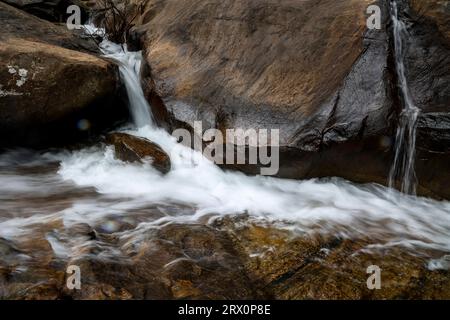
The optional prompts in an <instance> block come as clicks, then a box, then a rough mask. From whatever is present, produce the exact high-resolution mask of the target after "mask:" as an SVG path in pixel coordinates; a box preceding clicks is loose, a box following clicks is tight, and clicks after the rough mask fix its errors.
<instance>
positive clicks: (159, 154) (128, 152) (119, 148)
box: [105, 133, 171, 173]
mask: <svg viewBox="0 0 450 320" xmlns="http://www.w3.org/2000/svg"><path fill="white" fill-rule="evenodd" d="M105 141H106V143H107V144H110V145H113V146H114V148H115V151H116V157H117V158H119V159H120V160H123V161H127V162H142V161H145V160H146V159H150V161H151V163H152V166H153V167H155V168H156V169H157V170H159V171H160V172H162V173H168V172H169V171H170V167H171V165H170V158H169V156H168V155H167V153H165V152H164V150H162V149H161V147H159V146H158V145H156V144H155V143H153V142H151V141H149V140H146V139H143V138H138V137H135V136H132V135H129V134H126V133H111V134H109V135H108V136H107V137H106V140H105Z"/></svg>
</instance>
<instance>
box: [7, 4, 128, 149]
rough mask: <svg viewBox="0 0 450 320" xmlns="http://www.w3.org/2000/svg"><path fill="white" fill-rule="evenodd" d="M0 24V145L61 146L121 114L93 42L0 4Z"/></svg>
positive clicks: (109, 71)
mask: <svg viewBox="0 0 450 320" xmlns="http://www.w3.org/2000/svg"><path fill="white" fill-rule="evenodd" d="M0 21H1V22H0V24H1V28H2V33H1V34H0V41H1V43H2V45H1V46H0V146H6V145H14V144H21V145H28V146H41V145H46V144H48V143H49V141H52V140H60V141H61V142H62V143H67V142H70V140H71V137H72V136H78V135H86V134H87V133H88V132H90V131H95V130H96V129H99V128H101V127H103V126H104V124H106V123H109V124H110V123H111V122H114V120H113V119H117V118H121V117H123V115H124V114H125V115H126V112H124V111H123V109H122V108H121V107H120V106H119V103H117V102H113V101H114V97H115V96H116V93H117V88H118V73H117V69H116V66H115V65H114V64H113V63H111V62H109V61H105V60H103V59H100V58H98V57H97V56H95V54H97V48H96V45H95V43H94V42H93V41H88V40H86V39H81V38H79V37H77V36H75V35H73V34H72V33H70V32H69V31H68V30H67V29H65V28H64V27H59V26H56V25H54V24H51V23H50V22H46V21H44V20H40V19H39V18H36V17H34V16H31V15H28V14H26V13H24V12H22V11H20V10H17V9H15V8H13V7H10V6H8V5H6V4H4V3H0ZM116 100H117V99H116ZM107 110H108V112H106V111H107ZM64 140H66V141H64Z"/></svg>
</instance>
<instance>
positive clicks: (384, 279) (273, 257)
mask: <svg viewBox="0 0 450 320" xmlns="http://www.w3.org/2000/svg"><path fill="white" fill-rule="evenodd" d="M129 231H130V232H121V233H120V236H119V235H118V234H116V235H114V234H103V233H101V232H97V237H96V238H95V239H92V238H90V237H89V238H88V239H89V241H87V242H84V244H83V246H78V247H77V248H76V250H75V251H74V254H73V258H69V259H68V260H67V261H61V260H58V259H56V258H55V257H52V254H51V251H50V252H48V249H46V248H45V246H43V245H42V243H46V241H45V240H43V241H41V240H39V239H36V240H35V241H30V242H29V243H28V244H27V245H26V246H27V248H28V249H27V253H28V254H30V256H31V257H32V259H31V258H29V259H27V260H26V266H27V267H26V268H22V269H23V270H22V271H14V267H11V266H8V265H5V264H4V262H3V261H2V259H0V288H1V289H2V290H3V292H2V291H1V290H0V297H1V298H6V299H10V298H16V299H62V298H71V299H101V300H103V299H448V298H450V274H449V271H448V270H445V269H443V268H431V269H429V268H427V266H428V265H429V258H425V257H422V256H421V255H420V254H417V252H412V251H410V249H408V248H406V247H402V246H393V247H392V246H385V247H383V246H381V247H379V248H377V245H379V244H380V243H379V242H378V240H376V239H370V238H366V237H365V236H363V235H361V236H360V237H356V238H353V237H352V238H342V237H339V236H336V235H333V234H322V233H320V232H317V233H315V232H312V231H311V230H310V231H311V232H309V234H308V235H306V234H301V233H296V232H295V231H292V230H291V231H290V230H289V229H285V228H280V227H277V226H275V225H273V224H271V223H266V224H260V223H254V222H251V221H250V220H249V219H248V217H246V216H235V217H226V218H220V219H217V220H215V222H214V223H213V224H212V225H210V224H202V223H200V222H197V223H189V224H178V223H174V224H167V225H164V226H159V227H157V228H148V229H147V230H142V229H141V230H140V233H139V236H138V237H131V238H130V236H132V234H133V233H135V232H137V231H138V229H131V230H129ZM82 234H83V235H84V236H86V235H85V234H86V232H85V231H82ZM73 236H74V235H73ZM370 245H374V246H373V247H372V248H370V249H369V247H370ZM18 246H19V247H20V245H18ZM43 247H44V248H43ZM47 247H48V244H47ZM74 249H75V248H74ZM17 250H19V249H17ZM43 252H45V254H44V255H42V253H43ZM430 254H431V255H434V256H436V257H438V258H441V257H442V256H443V253H439V252H434V253H433V252H430ZM10 255H11V253H10ZM445 259H448V257H446V256H444V257H443V258H442V259H441V260H442V261H444V260H445ZM69 265H76V266H79V267H80V271H81V280H82V282H81V289H80V290H70V289H68V288H67V286H66V281H67V274H65V270H66V268H67V266H69ZM371 265H377V266H379V267H380V268H381V289H378V290H371V289H369V288H368V287H367V279H368V277H369V276H370V274H368V273H367V268H368V267H369V266H371Z"/></svg>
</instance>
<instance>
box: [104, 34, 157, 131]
mask: <svg viewBox="0 0 450 320" xmlns="http://www.w3.org/2000/svg"><path fill="white" fill-rule="evenodd" d="M100 48H101V50H102V51H103V52H104V53H105V56H106V57H108V58H111V59H114V60H116V61H117V63H118V65H119V71H120V74H121V76H122V79H123V83H124V84H125V87H126V90H127V94H128V100H129V103H130V111H131V114H132V117H133V122H134V124H135V125H136V126H137V127H138V128H139V127H144V126H146V125H153V117H152V114H151V113H150V107H149V104H148V102H147V100H146V99H145V96H144V92H143V90H142V86H141V83H140V71H141V63H142V54H141V52H130V51H128V49H127V46H126V45H117V44H115V43H112V42H110V41H107V40H104V41H103V42H102V43H101V44H100Z"/></svg>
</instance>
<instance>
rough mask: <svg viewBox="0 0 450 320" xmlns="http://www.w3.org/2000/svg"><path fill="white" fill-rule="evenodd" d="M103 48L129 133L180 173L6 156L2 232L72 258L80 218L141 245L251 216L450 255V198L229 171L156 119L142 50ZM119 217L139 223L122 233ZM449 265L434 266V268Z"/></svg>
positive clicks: (94, 152) (76, 155)
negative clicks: (40, 237)
mask: <svg viewBox="0 0 450 320" xmlns="http://www.w3.org/2000/svg"><path fill="white" fill-rule="evenodd" d="M103 50H104V51H105V53H106V54H107V55H108V56H109V57H113V58H114V59H116V60H117V61H119V62H121V72H122V76H123V81H124V82H125V85H126V87H127V88H128V94H129V100H130V108H131V111H132V113H133V115H134V120H135V126H134V127H130V128H126V129H123V130H122V131H125V132H128V133H130V134H133V135H135V136H139V137H144V138H147V139H150V140H152V141H154V142H155V143H157V144H159V145H160V146H161V147H162V148H163V149H164V150H165V151H166V152H167V153H168V154H170V156H171V161H172V169H171V171H170V172H169V173H168V174H167V175H162V174H161V173H159V172H158V171H156V170H154V169H153V168H152V167H151V165H150V164H144V165H142V164H129V163H124V162H122V161H120V160H117V159H115V158H114V152H113V150H112V149H111V148H110V147H105V146H102V145H98V146H96V147H92V148H85V149H83V150H79V151H75V152H53V153H46V154H41V155H36V154H29V153H27V152H25V151H14V152H10V153H6V154H3V155H0V200H1V202H0V237H3V238H6V239H12V240H17V239H24V238H28V237H30V235H33V234H34V233H35V232H37V231H36V230H39V232H43V233H44V234H45V237H46V239H47V241H49V243H50V244H51V246H52V248H53V251H54V252H55V254H56V255H58V256H61V257H70V256H71V255H73V254H74V252H75V251H76V250H77V248H80V247H82V246H83V245H84V243H85V242H86V239H85V238H82V239H78V238H73V237H71V236H69V235H68V234H66V233H68V232H69V231H68V230H70V229H71V228H72V227H73V226H75V225H76V224H78V223H85V224H89V225H90V226H92V227H95V228H101V229H103V230H109V231H110V232H112V233H114V234H115V235H117V236H118V237H120V238H121V239H125V241H127V243H136V242H139V239H141V238H144V237H145V235H146V233H147V232H148V230H150V229H154V228H159V227H161V226H162V225H165V224H167V223H174V222H181V223H191V222H198V221H205V219H206V220H209V221H210V220H211V219H215V218H218V217H222V216H224V215H236V214H243V213H246V214H248V215H249V216H250V219H251V220H254V221H269V222H272V223H274V224H276V225H278V226H279V227H282V228H289V229H290V230H293V231H295V232H299V233H300V234H311V233H315V232H319V233H327V234H333V235H336V236H340V237H345V238H350V239H352V238H365V239H367V238H368V239H370V243H371V244H370V245H369V246H368V247H367V248H366V249H371V248H375V249H376V248H380V247H383V248H385V247H391V246H403V247H407V248H409V249H410V250H412V251H413V252H421V253H423V252H424V250H429V249H432V250H438V251H439V252H441V253H443V254H442V256H444V253H448V252H450V203H449V202H439V201H434V200H429V199H424V198H417V197H413V196H408V195H404V194H401V193H397V192H395V191H393V192H394V197H392V193H391V191H390V189H388V188H384V187H382V186H379V185H374V184H368V185H355V184H352V183H349V182H347V181H344V180H342V179H337V178H333V179H325V180H318V179H313V180H307V181H294V180H283V179H276V178H270V177H262V176H256V177H248V176H245V175H243V174H241V173H236V172H225V171H223V170H221V169H220V168H218V167H217V166H215V165H214V164H213V163H211V162H210V161H209V160H207V159H205V158H204V157H203V156H202V155H201V154H200V153H197V152H196V151H193V150H191V149H189V148H186V147H184V146H182V145H180V144H177V143H176V141H175V138H173V137H172V136H170V135H169V134H168V133H167V132H165V131H163V130H162V129H159V128H157V127H155V126H154V125H153V122H152V120H151V117H150V116H148V114H149V111H148V110H150V107H149V105H148V103H147V102H146V100H145V98H144V97H143V93H142V88H141V86H140V82H139V80H138V79H139V71H140V64H141V59H142V57H141V55H140V53H133V52H128V51H127V50H126V49H123V48H122V47H121V46H118V45H115V44H112V43H109V42H105V43H104V44H103ZM136 128H137V129H136ZM52 166H56V169H51V168H52ZM39 167H43V168H45V170H41V169H39V170H36V168H39ZM156 209H157V210H156ZM117 221H120V222H121V223H124V222H126V223H128V224H130V225H132V226H133V227H132V228H131V229H128V230H126V231H120V230H118V227H117V226H116V223H117ZM61 228H62V229H61ZM102 250H103V251H101V253H99V255H100V256H102V257H111V258H116V259H118V258H120V251H118V250H117V249H111V248H102ZM443 265H445V264H443V263H441V262H439V263H438V262H435V261H434V262H432V263H430V267H432V268H442V266H443Z"/></svg>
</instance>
